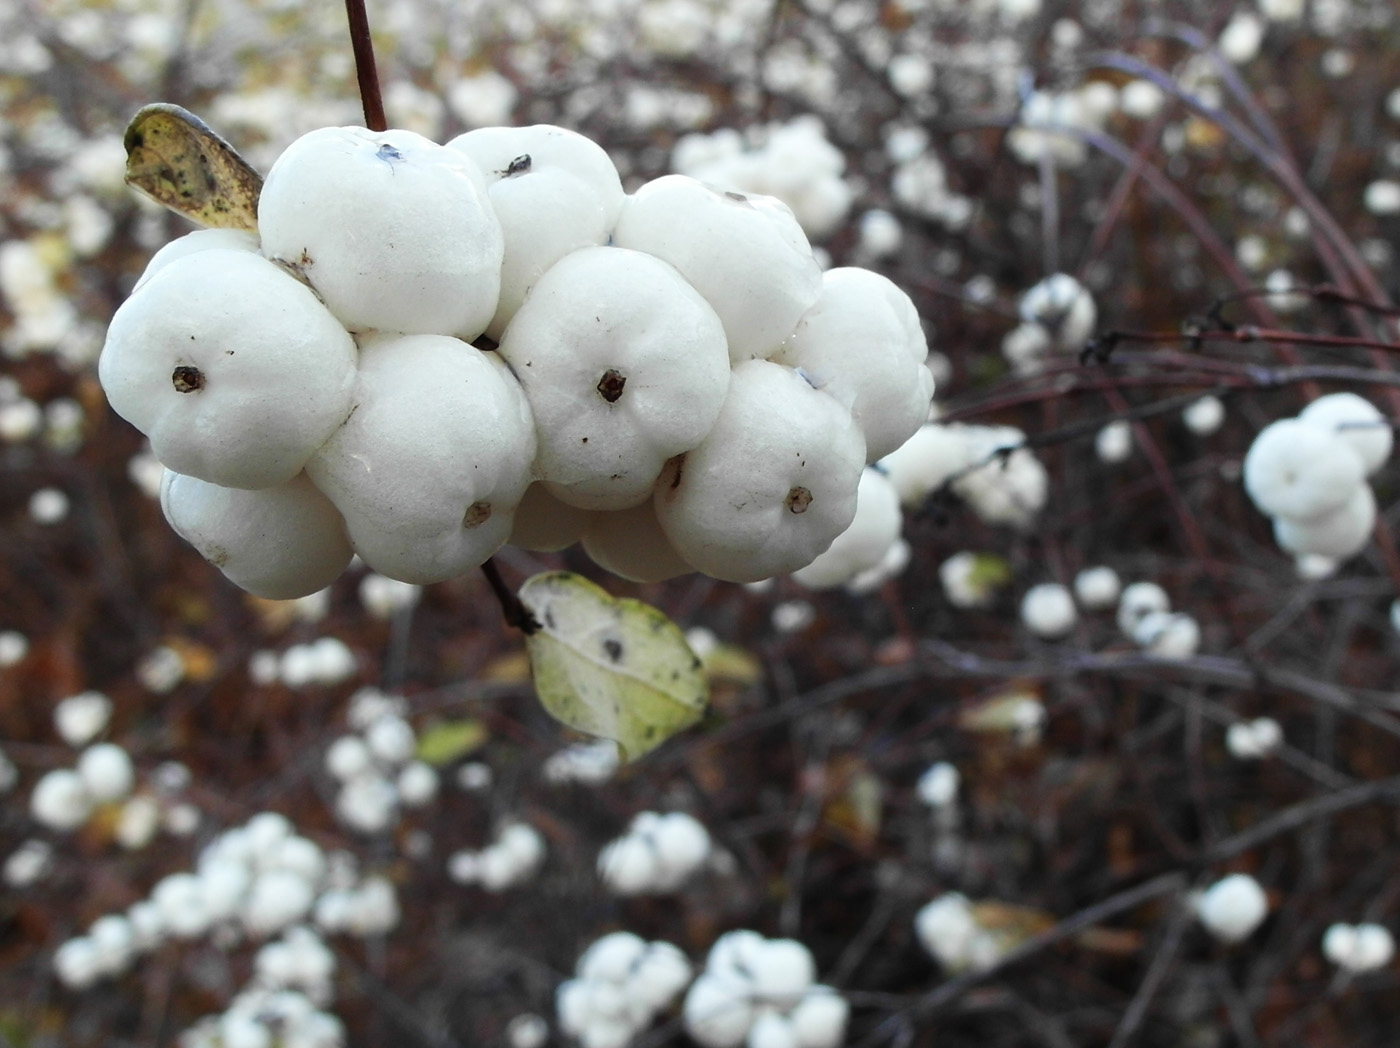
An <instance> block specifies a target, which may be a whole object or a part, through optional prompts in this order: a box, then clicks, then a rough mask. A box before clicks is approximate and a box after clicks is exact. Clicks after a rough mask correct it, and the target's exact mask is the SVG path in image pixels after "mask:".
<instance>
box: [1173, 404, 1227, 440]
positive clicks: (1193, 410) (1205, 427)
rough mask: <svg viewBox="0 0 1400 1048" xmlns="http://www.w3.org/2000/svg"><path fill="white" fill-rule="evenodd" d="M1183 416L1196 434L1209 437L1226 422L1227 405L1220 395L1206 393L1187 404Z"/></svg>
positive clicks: (1188, 426)
mask: <svg viewBox="0 0 1400 1048" xmlns="http://www.w3.org/2000/svg"><path fill="white" fill-rule="evenodd" d="M1181 418H1182V421H1184V422H1185V423H1186V428H1187V429H1189V430H1190V431H1191V432H1192V433H1194V434H1196V436H1198V437H1208V436H1210V434H1212V433H1214V432H1215V431H1216V430H1217V429H1219V428H1220V426H1221V425H1222V424H1223V423H1224V421H1225V405H1224V404H1222V403H1221V402H1220V398H1219V397H1216V396H1212V395H1210V394H1206V395H1205V396H1203V397H1200V398H1199V399H1197V400H1193V401H1192V402H1191V403H1190V404H1188V405H1186V409H1185V410H1184V411H1183V412H1182V413H1181Z"/></svg>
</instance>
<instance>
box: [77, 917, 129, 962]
mask: <svg viewBox="0 0 1400 1048" xmlns="http://www.w3.org/2000/svg"><path fill="white" fill-rule="evenodd" d="M87 937H88V938H89V939H91V940H92V942H93V943H94V945H96V947H97V951H98V956H99V960H100V963H101V965H102V968H103V970H104V971H105V972H107V973H109V974H112V975H118V974H120V973H121V972H123V971H125V970H126V968H127V966H128V965H129V964H130V963H131V959H132V957H133V956H134V955H135V953H136V936H135V933H134V932H133V931H132V928H131V922H130V921H129V920H127V919H126V917H124V916H122V915H121V914H117V913H109V914H106V915H105V916H102V917H99V918H97V920H95V921H93V922H92V927H90V928H89V929H88V933H87Z"/></svg>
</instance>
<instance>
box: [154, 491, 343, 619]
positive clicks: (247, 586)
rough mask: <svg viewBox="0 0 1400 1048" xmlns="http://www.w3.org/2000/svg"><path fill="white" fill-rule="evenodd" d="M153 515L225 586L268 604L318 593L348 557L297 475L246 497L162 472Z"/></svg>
mask: <svg viewBox="0 0 1400 1048" xmlns="http://www.w3.org/2000/svg"><path fill="white" fill-rule="evenodd" d="M160 508H161V512H162V513H164V514H165V519H166V521H167V522H168V523H169V524H170V526H171V528H173V529H174V531H175V533H176V534H177V535H179V536H180V537H181V538H182V539H184V540H185V541H186V542H188V543H190V544H191V545H192V546H194V548H195V549H197V550H199V552H200V554H201V555H202V556H203V557H204V558H205V559H206V560H208V561H209V562H210V563H212V564H213V565H214V566H215V567H217V568H218V569H219V570H220V571H222V572H223V573H224V574H225V575H226V576H228V578H229V580H230V581H231V582H233V583H234V584H235V585H236V586H239V587H240V588H241V589H244V590H247V591H248V592H249V593H252V594H255V595H256V596H259V597H265V598H267V599H269V600H287V599H289V598H293V597H302V596H305V595H306V594H308V593H315V592H316V591H317V590H320V589H323V588H324V587H326V586H328V585H330V584H331V583H332V582H334V581H335V579H336V578H338V577H339V576H340V573H341V572H343V571H344V570H345V568H346V566H347V565H349V563H350V558H351V556H352V555H353V552H352V550H351V549H350V540H349V538H348V537H347V536H346V534H345V523H344V521H342V520H341V518H340V514H339V513H338V512H337V511H336V508H335V506H333V505H332V504H331V501H330V500H329V499H328V498H326V496H325V495H323V494H321V492H320V491H318V490H317V489H316V487H315V486H314V485H313V484H312V483H311V481H310V480H308V479H307V477H306V475H305V474H304V473H299V474H297V475H296V476H295V477H293V478H292V479H291V480H288V481H286V482H284V483H282V484H275V485H273V486H271V487H266V488H259V489H258V490H256V491H248V490H245V489H241V488H227V487H220V486H219V485H217V484H211V483H209V482H207V481H203V480H199V479H198V478H196V477H187V476H184V475H182V474H179V473H175V472H174V471H172V470H166V471H165V476H164V478H163V479H162V481H161V486H160Z"/></svg>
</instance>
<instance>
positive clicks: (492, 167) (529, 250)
mask: <svg viewBox="0 0 1400 1048" xmlns="http://www.w3.org/2000/svg"><path fill="white" fill-rule="evenodd" d="M447 146H448V148H449V149H455V150H458V151H460V152H462V153H465V154H466V155H467V156H469V157H470V158H471V159H472V160H473V161H474V162H475V163H476V165H477V167H479V168H480V169H481V172H482V174H483V175H484V176H485V178H486V191H487V194H488V195H489V197H490V201H491V206H492V208H493V209H494V210H495V212H496V217H497V218H498V219H499V220H500V223H501V231H502V233H503V234H504V236H505V257H504V260H503V261H502V263H501V293H500V300H499V302H498V303H497V305H496V313H495V315H494V316H493V317H492V318H491V323H490V324H488V325H487V327H486V334H488V335H490V336H491V337H492V338H494V339H499V338H500V337H501V333H502V332H503V331H504V330H505V328H506V325H507V324H508V323H509V322H510V319H511V317H513V316H514V315H515V311H516V310H518V309H519V308H520V305H521V303H522V302H524V301H525V296H526V295H527V294H529V292H530V289H531V288H532V287H534V285H535V284H536V283H537V282H538V281H539V279H540V277H541V276H543V275H544V272H545V270H547V269H549V267H550V266H552V265H554V263H555V262H558V261H559V260H560V259H561V258H563V257H564V256H565V255H567V254H569V252H571V251H575V250H577V249H578V248H581V247H587V246H588V245H590V244H606V243H607V241H608V236H609V235H610V234H611V233H612V230H613V227H614V226H615V225H616V224H617V218H618V215H619V214H621V212H622V204H623V201H624V200H626V194H624V193H623V190H622V180H621V179H620V178H619V177H618V174H617V168H616V167H614V166H613V162H612V160H611V159H609V158H608V154H607V153H606V152H605V151H604V150H603V148H602V147H601V146H599V145H598V144H597V143H596V142H594V141H593V140H592V139H589V138H585V137H584V136H583V135H580V134H578V133H577V132H575V131H569V130H567V129H565V128H562V127H555V126H553V125H551V124H536V125H534V126H532V127H482V128H478V129H476V130H475V131H468V132H467V133H466V134H464V135H458V136H457V137H456V138H454V139H453V140H452V141H450V142H448V143H447Z"/></svg>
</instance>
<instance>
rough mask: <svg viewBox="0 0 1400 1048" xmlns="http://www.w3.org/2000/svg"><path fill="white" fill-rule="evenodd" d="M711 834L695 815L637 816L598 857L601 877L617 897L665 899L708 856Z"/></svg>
mask: <svg viewBox="0 0 1400 1048" xmlns="http://www.w3.org/2000/svg"><path fill="white" fill-rule="evenodd" d="M711 847H712V845H711V841H710V833H709V831H708V830H706V829H705V827H704V824H702V823H701V822H700V820H699V819H697V818H695V816H693V815H688V814H686V813H685V812H681V811H676V812H669V813H668V814H665V815H660V814H658V813H656V812H653V811H644V812H641V813H639V814H638V815H637V816H636V817H635V818H634V819H633V820H632V822H631V824H630V825H629V826H628V827H627V832H626V833H625V834H623V835H622V836H621V837H619V838H617V840H614V841H609V842H608V843H607V844H605V845H604V846H603V850H602V851H601V852H599V853H598V876H599V877H600V878H601V879H602V881H603V884H605V885H606V886H607V888H608V890H609V891H611V892H613V893H614V894H616V895H662V894H665V893H667V892H674V891H676V890H678V889H679V888H681V887H682V886H683V885H684V884H685V882H686V881H688V880H689V879H690V878H691V877H693V876H695V874H696V873H698V872H699V871H700V870H701V869H702V868H703V867H704V865H705V861H706V860H707V859H708V858H709V857H710V850H711Z"/></svg>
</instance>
